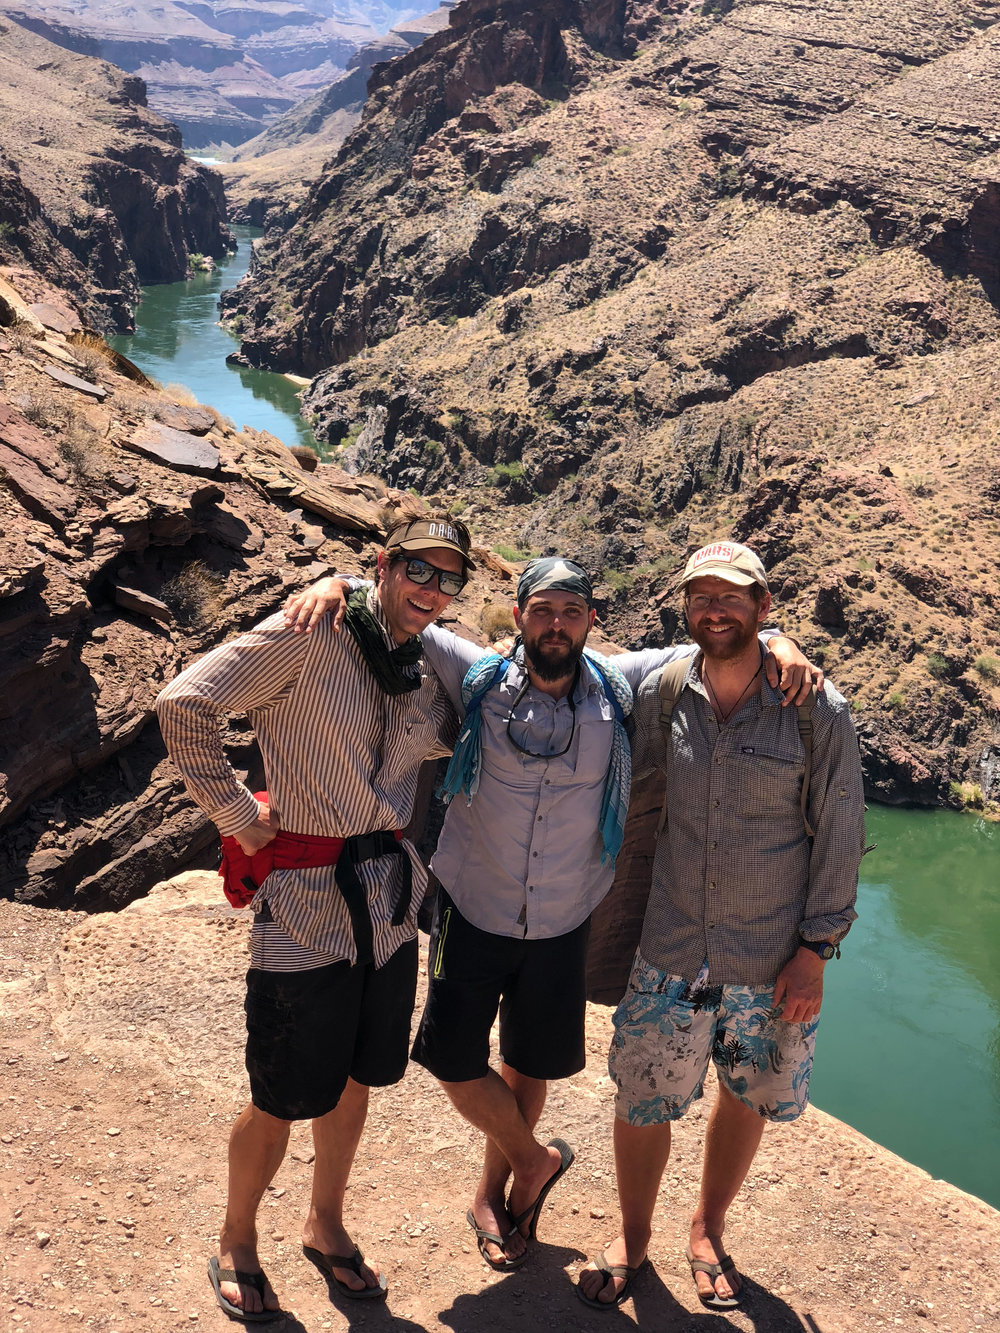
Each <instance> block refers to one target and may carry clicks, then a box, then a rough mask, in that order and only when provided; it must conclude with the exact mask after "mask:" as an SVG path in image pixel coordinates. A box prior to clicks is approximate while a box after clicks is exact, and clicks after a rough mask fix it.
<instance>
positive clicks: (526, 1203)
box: [507, 1144, 572, 1236]
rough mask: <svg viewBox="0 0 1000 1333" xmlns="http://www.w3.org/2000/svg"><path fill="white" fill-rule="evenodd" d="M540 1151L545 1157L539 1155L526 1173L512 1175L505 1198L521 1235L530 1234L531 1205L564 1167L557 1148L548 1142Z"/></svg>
mask: <svg viewBox="0 0 1000 1333" xmlns="http://www.w3.org/2000/svg"><path fill="white" fill-rule="evenodd" d="M542 1151H543V1152H544V1153H545V1157H544V1158H542V1157H541V1156H540V1157H539V1159H538V1165H537V1166H536V1167H534V1168H533V1169H532V1170H531V1171H530V1172H529V1173H527V1174H526V1175H521V1176H515V1177H514V1182H513V1184H512V1185H511V1187H510V1196H509V1198H508V1199H507V1207H508V1209H509V1210H510V1215H511V1217H512V1218H513V1219H514V1221H515V1223H517V1226H518V1230H519V1231H520V1233H521V1235H522V1236H528V1235H529V1234H530V1231H531V1224H532V1217H533V1214H532V1211H531V1210H532V1208H533V1205H534V1204H535V1203H536V1202H537V1201H538V1199H539V1196H540V1195H541V1193H542V1191H543V1190H544V1189H545V1186H546V1185H547V1184H548V1183H549V1181H553V1180H554V1179H555V1178H556V1176H558V1175H559V1174H560V1173H561V1172H562V1170H563V1169H564V1167H563V1157H562V1153H561V1152H560V1151H559V1149H558V1148H553V1147H552V1145H551V1144H549V1145H547V1146H546V1147H545V1148H544V1149H543V1150H542ZM570 1160H572V1158H571V1159H570ZM518 1219H520V1221H518Z"/></svg>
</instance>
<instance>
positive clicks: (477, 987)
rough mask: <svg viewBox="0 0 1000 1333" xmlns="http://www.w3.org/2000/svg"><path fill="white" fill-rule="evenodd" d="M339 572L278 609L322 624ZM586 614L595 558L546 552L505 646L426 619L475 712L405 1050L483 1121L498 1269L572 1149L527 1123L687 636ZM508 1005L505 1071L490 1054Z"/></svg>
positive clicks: (559, 1039) (789, 648) (799, 666)
mask: <svg viewBox="0 0 1000 1333" xmlns="http://www.w3.org/2000/svg"><path fill="white" fill-rule="evenodd" d="M336 586H337V581H336V580H324V581H323V583H322V584H319V585H316V587H315V588H314V589H313V590H312V595H311V596H309V595H303V596H301V597H297V598H295V599H293V602H292V603H291V604H290V605H289V607H288V609H287V610H286V616H288V617H289V618H290V619H291V620H293V621H294V622H296V623H297V624H298V625H299V627H300V628H306V627H307V625H311V624H316V623H318V619H319V617H320V615H321V614H322V612H323V611H325V610H326V609H327V608H328V607H331V606H332V607H336V606H337V605H338V603H337V598H336ZM341 586H343V585H341ZM337 614H339V612H337ZM310 617H311V618H310ZM594 617H595V612H594V607H593V590H592V587H591V582H590V579H589V577H588V575H587V573H586V571H585V570H583V569H582V568H581V567H580V566H579V565H577V564H575V563H574V562H573V561H571V560H567V559H563V558H558V557H553V558H546V559H540V560H534V561H532V562H531V563H530V564H529V565H528V566H527V568H526V569H525V571H524V573H523V574H522V575H521V578H520V580H519V582H518V587H517V605H516V607H515V608H514V619H515V622H516V625H517V628H518V630H519V632H520V644H519V646H518V647H517V648H516V650H515V652H514V655H513V658H512V659H511V660H510V661H507V660H505V659H501V658H500V657H499V656H498V655H497V654H495V653H494V654H486V655H483V653H482V650H481V649H478V648H476V647H475V646H474V645H472V644H470V643H468V642H466V641H465V640H462V639H459V638H457V637H456V636H455V635H452V634H449V633H447V632H446V631H440V630H437V629H435V628H434V627H433V626H430V627H428V629H427V630H425V631H424V633H423V635H422V639H423V643H424V651H425V654H426V656H427V660H428V661H429V662H430V664H431V665H432V666H433V668H434V670H435V671H436V672H437V674H438V676H439V677H440V678H441V680H442V682H443V684H444V686H445V688H446V689H447V691H448V693H449V695H450V696H451V697H452V699H453V700H454V701H455V702H456V703H458V702H460V703H461V705H462V707H463V710H464V716H465V722H464V725H463V727H462V730H461V734H460V736H459V740H458V743H457V745H456V747H455V753H454V756H453V758H452V761H451V764H450V766H449V770H448V776H447V778H446V779H445V795H446V799H450V798H451V797H452V796H458V799H456V800H452V801H451V804H450V805H449V808H448V813H447V816H446V818H445V823H444V828H443V830H442V833H441V837H440V840H439V843H438V848H437V851H436V852H435V854H434V858H433V860H432V862H431V867H432V869H433V870H434V872H435V874H436V875H437V878H438V880H439V881H440V884H441V886H442V887H441V889H440V891H439V893H438V899H437V903H436V907H435V918H434V924H433V927H432V932H431V941H430V954H429V967H428V971H429V985H428V995H427V1003H426V1007H425V1009H424V1013H423V1017H422V1019H421V1022H420V1027H419V1030H418V1032H417V1035H416V1039H415V1042H414V1047H413V1058H414V1059H415V1060H416V1061H417V1062H418V1063H419V1064H422V1065H424V1066H425V1067H426V1068H427V1069H428V1070H429V1071H430V1072H431V1073H433V1074H434V1075H435V1076H436V1077H437V1078H438V1079H439V1080H440V1081H441V1083H442V1085H443V1087H444V1088H445V1091H446V1092H447V1094H448V1096H449V1097H450V1099H451V1101H452V1103H453V1104H454V1105H455V1107H456V1108H457V1110H458V1111H459V1112H460V1113H461V1114H462V1115H463V1116H464V1117H465V1118H466V1120H468V1121H470V1122H471V1123H472V1124H474V1125H475V1126H477V1127H478V1128H479V1129H481V1130H482V1131H483V1132H484V1134H485V1135H486V1150H485V1160H484V1164H483V1172H482V1177H481V1179H480V1182H479V1185H478V1188H477V1191H476V1195H475V1198H474V1200H473V1206H472V1208H471V1209H470V1210H469V1212H468V1214H467V1219H468V1222H469V1225H470V1226H471V1227H472V1228H473V1230H474V1231H475V1233H476V1237H477V1242H478V1244H479V1249H480V1252H481V1253H482V1255H483V1258H484V1259H485V1260H486V1262H487V1263H488V1264H490V1266H491V1267H493V1268H495V1269H497V1270H498V1271H505V1270H507V1269H511V1268H515V1267H517V1266H518V1265H519V1264H520V1263H522V1262H523V1261H524V1258H525V1257H526V1254H527V1247H526V1239H533V1238H534V1235H535V1229H536V1226H537V1223H538V1219H539V1216H540V1213H541V1209H542V1206H543V1204H544V1201H545V1198H546V1196H547V1194H548V1192H549V1190H550V1189H551V1188H552V1186H553V1185H554V1184H555V1182H556V1181H557V1180H558V1179H559V1177H560V1176H561V1175H562V1174H563V1173H564V1172H565V1171H566V1169H567V1168H568V1166H569V1165H570V1163H571V1162H572V1160H573V1155H572V1151H571V1150H570V1149H569V1147H568V1146H567V1145H566V1144H565V1143H563V1141H562V1140H560V1139H554V1140H552V1142H550V1143H549V1144H547V1145H542V1144H540V1143H539V1142H538V1141H537V1140H536V1139H535V1137H534V1127H535V1125H536V1123H537V1121H538V1118H539V1116H540V1115H541V1112H542V1108H543V1106H544V1104H545V1098H546V1092H547V1083H548V1081H549V1080H550V1079H558V1078H568V1077H570V1076H571V1075H573V1074H575V1073H577V1072H579V1070H581V1069H582V1068H583V1067H584V1064H585V1047H584V1018H585V1009H586V1006H585V994H586V991H585V970H586V950H587V937H588V933H589V924H590V914H591V913H592V912H593V910H594V908H595V907H596V906H597V904H598V903H599V902H600V901H601V899H602V898H604V896H605V895H606V894H607V892H608V890H609V889H610V887H611V882H612V879H613V875H614V857H615V855H616V854H617V851H618V849H619V847H620V845H621V837H622V826H623V824H624V820H625V811H626V809H627V806H628V795H629V781H630V764H629V746H628V739H627V737H626V734H625V725H624V724H625V718H626V716H627V715H628V713H629V712H630V711H631V707H632V687H633V686H638V684H639V682H640V681H642V680H643V679H644V678H645V677H646V676H647V675H648V674H649V673H650V672H651V671H654V670H655V669H656V668H657V667H661V666H663V665H664V663H667V662H671V661H673V660H675V659H676V658H678V657H681V656H687V655H688V654H689V653H690V652H692V651H693V650H692V649H690V648H678V647H674V648H665V649H647V650H645V651H643V652H638V653H624V654H622V655H620V656H617V657H615V658H604V657H601V656H600V655H599V654H596V653H591V652H590V651H589V650H588V652H587V653H586V655H585V654H584V645H585V643H586V641H587V636H588V634H589V632H590V629H591V626H592V625H593V623H594ZM754 634H756V630H754ZM769 646H770V647H771V648H772V650H775V651H776V652H777V654H778V655H779V658H778V665H780V666H781V667H782V668H783V670H786V671H788V670H790V671H791V674H790V675H788V674H786V675H783V676H782V684H783V686H785V688H786V690H787V691H788V693H789V697H790V699H795V698H796V697H797V695H798V692H799V690H800V688H802V690H803V692H806V691H807V688H808V683H807V684H806V685H805V686H803V685H802V682H803V678H804V671H805V668H806V666H807V664H806V662H805V659H804V658H803V657H802V656H801V654H799V653H798V651H797V650H796V649H795V647H794V645H793V644H791V642H790V641H788V640H784V639H777V640H775V639H772V640H771V643H770V645H769ZM767 662H768V666H767V670H768V672H769V673H770V674H772V675H773V681H774V684H775V685H776V684H777V681H778V673H777V669H776V667H775V664H774V661H773V659H772V658H771V657H768V658H767ZM793 711H794V710H793ZM498 1008H499V1011H500V1054H501V1062H502V1063H501V1070H500V1072H499V1073H498V1072H497V1071H496V1070H494V1069H492V1068H491V1067H490V1064H489V1054H490V1045H489V1038H490V1029H491V1027H492V1025H493V1022H494V1020H495V1018H496V1015H497V1010H498ZM511 1175H513V1181H512V1184H511V1188H510V1195H509V1198H508V1199H506V1200H505V1190H506V1186H507V1181H508V1178H509V1177H510V1176H511Z"/></svg>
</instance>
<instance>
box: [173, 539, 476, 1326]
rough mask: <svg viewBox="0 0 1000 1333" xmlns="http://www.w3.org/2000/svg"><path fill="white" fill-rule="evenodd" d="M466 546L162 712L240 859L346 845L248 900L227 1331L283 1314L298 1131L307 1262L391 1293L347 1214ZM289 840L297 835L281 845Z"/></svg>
mask: <svg viewBox="0 0 1000 1333" xmlns="http://www.w3.org/2000/svg"><path fill="white" fill-rule="evenodd" d="M470 545H471V539H470V536H469V533H468V530H467V529H466V528H465V527H464V525H462V524H461V523H458V522H457V521H455V520H453V519H449V518H437V517H435V518H432V519H421V520H418V521H416V522H412V523H409V524H404V525H402V526H400V527H398V528H397V529H396V530H394V531H393V532H392V533H390V535H389V537H388V538H387V541H386V546H385V549H384V550H383V551H382V552H381V553H380V555H379V557H378V582H377V586H376V587H375V588H374V589H371V590H368V591H366V592H361V593H359V594H357V595H356V596H355V597H353V598H352V599H351V605H350V607H349V609H348V613H347V617H346V620H345V625H346V628H347V629H348V630H350V631H351V632H350V633H336V632H334V629H333V626H332V624H331V622H330V621H329V620H326V621H324V623H323V624H321V625H320V626H318V627H317V629H316V632H315V633H313V634H310V635H308V636H305V635H299V634H295V633H294V632H293V631H292V630H290V629H288V628H286V626H285V622H284V619H283V618H282V616H281V615H276V616H272V617H270V618H269V619H268V620H265V621H263V622H262V623H261V624H260V625H258V626H256V627H255V628H254V629H252V630H251V631H249V632H248V633H246V634H244V635H241V636H240V637H239V638H237V639H234V640H233V641H232V642H231V643H227V644H224V645H223V646H222V647H220V648H218V649H216V650H215V651H214V652H212V653H209V654H208V656H207V657H205V658H203V659H202V660H201V661H199V662H196V663H195V664H194V665H193V666H191V667H189V668H188V669H187V670H186V671H184V672H183V673H182V674H181V675H180V676H178V677H177V679H176V680H175V681H173V682H172V684H170V685H168V686H167V688H166V689H165V690H164V691H163V692H162V694H161V695H160V697H159V699H158V701H157V711H158V714H159V718H160V725H161V728H162V731H163V736H164V740H165V741H166V744H167V748H168V750H169V752H170V755H171V757H172V758H173V760H174V762H175V763H176V764H177V767H178V768H179V769H180V772H181V774H182V776H183V778H184V781H185V783H186V785H187V788H188V791H189V793H190V794H191V797H192V799H193V800H194V801H195V802H196V804H197V805H198V806H199V807H200V808H201V809H202V810H203V811H204V812H205V813H206V814H207V815H208V816H209V818H210V819H212V820H213V821H214V823H215V824H216V826H217V827H218V829H219V832H220V833H221V834H223V835H231V836H232V837H235V839H236V840H237V842H238V843H239V844H240V847H241V848H242V849H243V851H244V852H245V853H246V854H247V855H250V856H252V855H253V854H254V853H258V852H259V851H260V850H261V849H262V848H265V847H267V846H268V845H269V844H271V843H272V840H274V846H275V847H278V845H279V843H280V844H281V845H282V846H283V847H286V846H288V845H291V846H292V847H293V848H294V847H296V846H299V845H300V844H301V846H302V847H304V848H305V849H306V852H307V854H313V853H314V852H315V847H316V845H317V844H319V845H321V846H323V847H326V846H327V845H328V844H331V843H332V844H334V845H336V844H338V843H339V841H340V840H346V841H344V843H343V848H342V850H340V854H339V859H337V860H336V862H335V864H322V865H320V864H316V861H315V860H311V861H310V860H308V855H307V860H306V862H305V865H306V868H303V862H302V861H300V862H299V863H298V865H294V864H293V865H291V866H290V867H289V866H286V867H285V868H276V869H274V870H273V871H272V872H271V873H270V874H268V875H267V877H266V879H264V881H263V883H262V884H261V886H260V888H259V889H258V891H257V892H256V894H255V896H254V898H253V910H254V913H255V920H254V925H253V930H252V932H251V944H250V954H251V957H250V970H249V972H248V974H247V999H246V1005H245V1008H246V1014H247V1034H248V1035H247V1052H246V1061H247V1070H248V1073H249V1075H250V1088H251V1096H252V1100H251V1104H250V1105H249V1106H248V1107H247V1108H246V1109H245V1110H244V1112H243V1113H242V1114H241V1115H240V1117H239V1118H238V1120H237V1122H236V1125H235V1127H234V1129H233V1132H232V1136H231V1139H230V1148H229V1193H228V1202H227V1209H226V1217H225V1221H224V1223H223V1227H222V1231H221V1233H220V1239H219V1255H218V1257H213V1259H212V1260H211V1261H210V1264H209V1273H210V1277H211V1280H212V1284H213V1287H214V1289H215V1292H216V1297H217V1299H218V1301H219V1304H220V1306H221V1307H222V1309H223V1310H225V1311H226V1313H227V1314H229V1315H231V1316H232V1317H234V1318H238V1319H243V1320H249V1321H253V1322H256V1321H257V1320H262V1319H267V1318H269V1317H274V1316H273V1315H272V1312H275V1311H277V1310H278V1309H279V1308H280V1307H279V1304H278V1300H277V1298H276V1296H275V1294H274V1291H273V1290H272V1288H271V1286H270V1284H269V1283H268V1281H267V1278H266V1277H265V1275H264V1274H263V1272H262V1270H261V1266H260V1261H259V1258H258V1254H257V1235H256V1214H257V1209H258V1206H259V1204H260V1200H261V1198H262V1197H263V1194H264V1191H265V1190H266V1188H267V1186H268V1184H269V1183H270V1181H271V1180H272V1178H273V1177H274V1174H275V1172H276V1171H277V1169H278V1167H279V1165H280V1164H281V1161H282V1159H283V1157H284V1154H285V1149H286V1146H287V1143H288V1135H289V1127H290V1122H291V1121H293V1120H298V1119H310V1120H312V1124H313V1140H314V1144H315V1150H316V1157H315V1165H314V1178H313V1193H312V1202H311V1207H310V1210H309V1215H308V1218H307V1220H306V1223H305V1227H304V1230H303V1245H304V1248H305V1250H306V1253H307V1256H308V1257H309V1258H310V1259H311V1260H312V1261H313V1262H314V1263H315V1264H316V1265H317V1266H318V1267H319V1268H320V1269H321V1270H322V1271H323V1272H324V1273H325V1274H326V1275H327V1276H328V1277H329V1278H330V1279H332V1281H333V1283H334V1284H335V1287H336V1289H337V1290H338V1291H339V1292H340V1293H342V1294H343V1295H345V1296H351V1297H361V1298H364V1297H368V1296H371V1297H379V1296H382V1295H384V1293H385V1281H384V1279H383V1278H381V1277H380V1275H379V1273H378V1269H377V1267H376V1266H375V1265H374V1264H372V1265H369V1264H366V1263H364V1261H363V1256H362V1255H361V1253H360V1251H359V1250H358V1249H357V1247H356V1246H355V1244H354V1242H353V1240H352V1239H351V1237H350V1236H349V1234H348V1232H347V1230H346V1229H345V1226H344V1218H343V1206H344V1194H345V1190H346V1188H347V1182H348V1177H349V1175H350V1170H351V1166H352V1164H353V1160H354V1155H355V1152H356V1150H357V1146H358V1142H359V1140H360V1136H361V1132H362V1129H363V1127H364V1122H365V1116H366V1113H367V1106H368V1088H369V1087H370V1086H384V1085H387V1084H390V1083H394V1082H396V1081H398V1080H399V1079H400V1078H401V1077H402V1075H403V1072H404V1070H405V1068H406V1061H407V1048H408V1044H409V1027H410V1017H411V1014H412V1010H413V1000H414V993H415V985H416V970H417V945H416V913H417V908H418V906H419V904H420V901H421V899H422V898H423V895H424V888H425V885H426V873H425V871H424V869H423V866H422V865H421V863H420V860H419V857H417V855H416V853H415V851H414V849H413V848H412V846H411V845H410V844H409V843H408V842H406V841H399V840H397V837H395V836H394V834H395V833H396V832H397V831H398V830H400V829H402V828H404V827H405V826H406V825H407V824H408V823H409V821H410V818H411V816H412V813H413V803H414V797H415V794H416V790H417V779H418V770H419V766H420V764H421V762H422V761H423V760H424V759H428V758H433V757H435V756H440V755H444V754H447V753H448V752H449V749H450V745H449V744H448V743H447V742H448V741H449V740H450V739H451V736H452V734H453V729H454V713H453V710H452V707H451V704H450V703H449V700H448V698H447V695H446V694H445V691H444V689H443V687H442V686H441V684H440V682H439V680H438V678H437V676H436V675H434V673H433V672H431V671H429V670H428V669H427V668H426V667H425V665H424V663H423V660H422V657H421V645H420V640H419V638H418V637H417V636H418V635H419V634H420V633H421V631H422V630H424V629H425V628H426V627H427V626H428V625H429V624H430V623H431V622H432V621H433V620H435V619H436V618H437V617H438V616H440V615H441V613H442V612H443V611H444V609H445V608H446V607H447V606H448V604H449V603H450V602H451V600H452V597H453V596H454V595H455V594H456V593H457V592H459V591H460V590H461V588H462V587H463V586H464V584H465V582H466V579H467V577H468V572H469V570H471V569H472V568H473V564H472V561H471V559H470V558H469V549H470ZM229 713H245V714H246V715H247V716H248V718H249V719H250V722H251V724H252V725H253V728H254V732H255V734H256V736H257V740H258V742H259V744H260V748H261V752H262V755H263V759H264V769H265V773H266V778H267V791H268V805H267V806H266V807H265V806H263V805H262V804H259V803H258V801H257V800H256V799H255V798H254V796H253V795H252V794H251V793H250V792H249V791H248V790H247V789H246V787H245V786H244V785H243V784H242V783H241V782H240V781H239V780H238V778H237V776H236V774H235V773H234V771H233V769H232V767H231V765H230V764H229V762H228V760H227V759H226V756H225V754H224V751H223V748H222V743H221V738H220V733H219V725H220V721H221V719H222V717H223V716H224V715H226V714H229ZM279 829H280V830H291V831H294V832H293V833H292V834H291V835H287V834H285V833H284V832H282V833H281V834H279V835H278V837H277V838H276V834H278V831H279ZM320 859H322V856H321V858H320ZM326 859H327V860H328V861H329V860H330V859H332V857H331V856H328V857H326ZM292 860H293V862H294V857H292ZM275 863H276V864H277V865H281V862H279V861H278V858H277V853H275Z"/></svg>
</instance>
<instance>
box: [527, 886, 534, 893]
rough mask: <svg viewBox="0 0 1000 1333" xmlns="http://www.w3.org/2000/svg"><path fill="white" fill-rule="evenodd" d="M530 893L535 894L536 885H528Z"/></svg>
mask: <svg viewBox="0 0 1000 1333" xmlns="http://www.w3.org/2000/svg"><path fill="white" fill-rule="evenodd" d="M528 892H529V893H534V892H535V886H534V884H529V885H528Z"/></svg>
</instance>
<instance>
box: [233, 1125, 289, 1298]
mask: <svg viewBox="0 0 1000 1333" xmlns="http://www.w3.org/2000/svg"><path fill="white" fill-rule="evenodd" d="M288 1130H289V1122H288V1121H287V1120H278V1119H276V1118H275V1117H274V1116H273V1115H268V1114H267V1112H266V1111H261V1110H259V1109H258V1108H257V1107H256V1106H253V1105H251V1106H248V1107H247V1108H246V1110H245V1111H243V1112H242V1114H241V1115H240V1117H239V1118H238V1120H237V1121H236V1124H235V1125H234V1126H233V1131H232V1134H231V1135H230V1136H229V1195H228V1198H227V1202H226V1217H225V1221H224V1222H223V1224H222V1230H221V1231H220V1233H219V1267H220V1268H234V1269H241V1270H242V1271H244V1272H247V1273H259V1272H260V1259H259V1258H258V1256H257V1209H258V1208H259V1207H260V1201H261V1199H262V1198H263V1197H264V1191H265V1190H266V1189H267V1187H268V1185H270V1183H271V1181H272V1180H273V1179H274V1175H275V1172H276V1171H277V1169H278V1167H279V1166H280V1165H281V1160H282V1158H283V1157H284V1155H285V1149H286V1147H287V1146H288ZM219 1289H220V1291H221V1292H222V1294H223V1296H225V1298H226V1300H227V1301H231V1302H232V1304H233V1305H237V1306H239V1307H240V1308H241V1309H243V1310H246V1312H247V1313H248V1314H254V1313H259V1312H260V1311H261V1310H277V1309H279V1308H280V1307H279V1305H278V1298H277V1297H276V1296H275V1294H274V1292H273V1291H272V1290H271V1286H270V1284H268V1285H267V1287H266V1288H265V1290H264V1299H263V1302H262V1301H261V1298H260V1293H259V1292H258V1291H256V1290H255V1289H254V1288H253V1287H240V1286H238V1285H237V1284H236V1283H235V1282H222V1283H220V1285H219Z"/></svg>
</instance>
